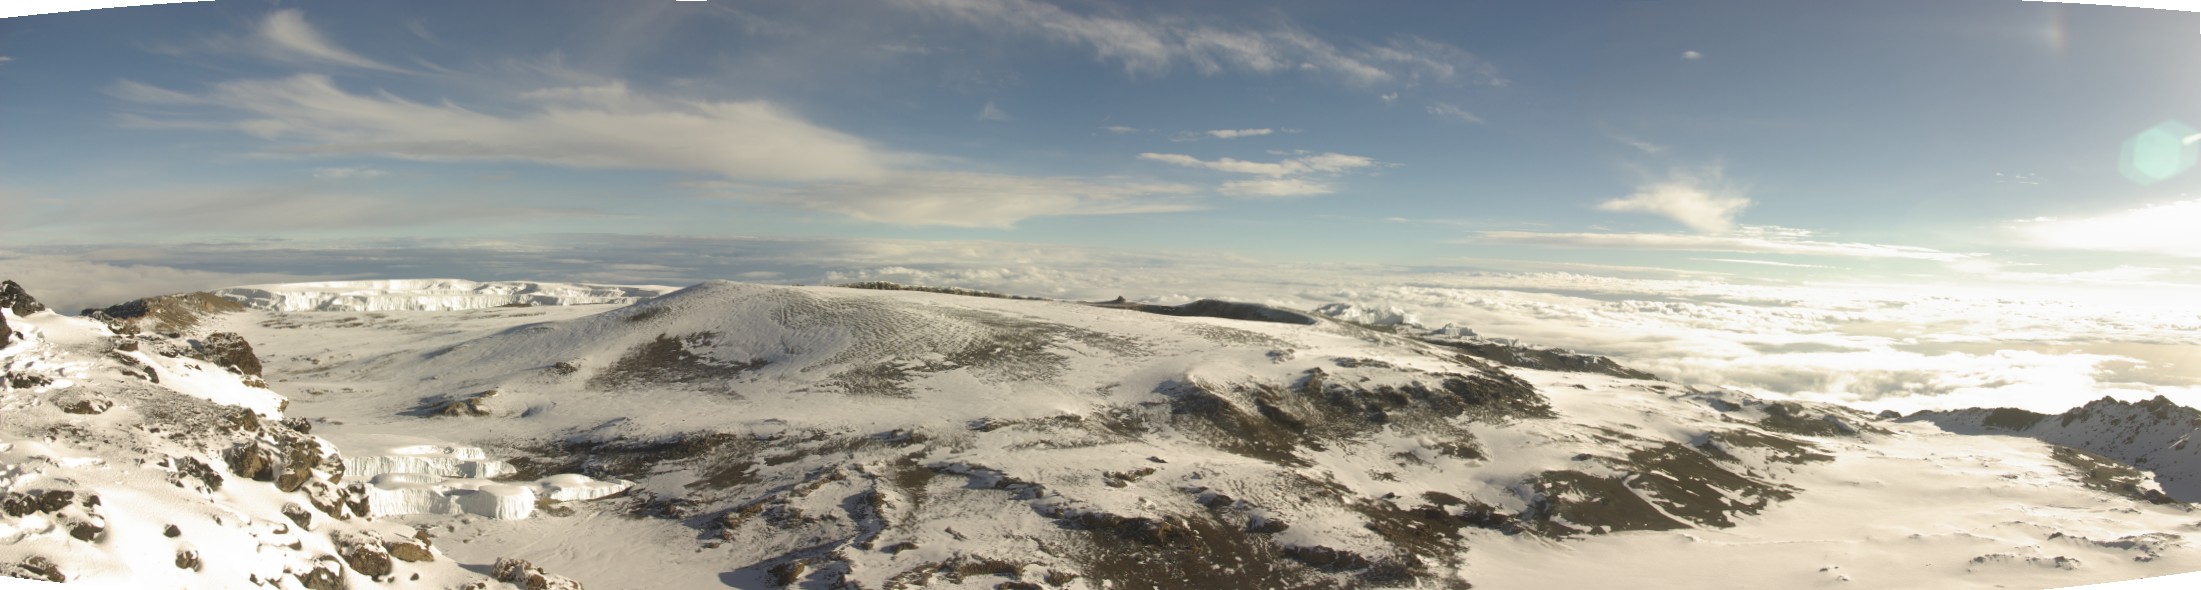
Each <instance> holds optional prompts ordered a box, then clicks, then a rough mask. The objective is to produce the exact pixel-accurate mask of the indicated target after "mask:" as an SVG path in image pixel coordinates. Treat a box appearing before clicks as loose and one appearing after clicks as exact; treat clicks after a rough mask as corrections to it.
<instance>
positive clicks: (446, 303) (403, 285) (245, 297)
mask: <svg viewBox="0 0 2201 590" xmlns="http://www.w3.org/2000/svg"><path fill="white" fill-rule="evenodd" d="M674 290H676V288H674V287H664V286H655V285H592V284H575V283H537V282H525V281H505V282H486V283H484V282H475V281H467V280H460V279H398V280H379V281H325V282H318V283H286V284H276V285H250V286H244V287H232V288H228V289H220V290H216V291H214V292H213V293H214V294H215V295H218V296H221V297H224V298H227V299H231V300H234V301H237V302H240V303H243V304H245V306H247V307H251V308H255V309H267V310H275V311H453V310H463V309H482V308H488V307H497V306H501V305H513V304H525V305H590V304H615V305H627V304H632V303H634V302H637V301H641V300H644V299H649V298H651V297H656V296H658V295H663V294H665V293H670V292H672V291H674Z"/></svg>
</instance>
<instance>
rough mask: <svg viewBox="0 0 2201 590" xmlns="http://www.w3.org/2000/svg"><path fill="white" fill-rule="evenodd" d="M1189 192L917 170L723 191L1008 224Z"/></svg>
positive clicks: (878, 214) (1099, 211)
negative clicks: (868, 177) (859, 178)
mask: <svg viewBox="0 0 2201 590" xmlns="http://www.w3.org/2000/svg"><path fill="white" fill-rule="evenodd" d="M1191 192H1193V189H1192V187H1189V186H1185V185H1181V184H1162V183H1135V182H1093V181H1089V180H1084V179H1078V178H1044V177H1027V176H1010V175H1004V174H985V173H976V172H933V171H917V172H896V173H892V174H888V175H886V176H883V177H880V178H878V179H874V180H864V181H853V182H834V183H820V184H813V185H809V186H804V187H798V188H792V189H785V190H734V191H729V192H726V193H724V194H725V196H727V197H731V198H736V199H742V200H747V201H752V202H761V203H770V204H777V205H786V206H794V207H802V208H807V209H814V210H819V211H828V212H833V213H839V214H842V215H847V216H849V217H854V218H857V219H862V220H866V221H877V222H881V223H894V224H902V225H941V226H951V227H990V228H1006V227H1010V226H1013V225H1015V224H1016V223H1017V222H1019V221H1023V220H1025V219H1030V218H1033V217H1044V216H1063V215H1121V214H1129V213H1161V212H1172V211H1188V210H1193V209H1197V208H1198V207H1197V206H1195V205H1193V204H1191V203H1187V202H1184V201H1183V200H1181V199H1170V198H1166V197H1167V196H1170V195H1183V194H1188V193H1191Z"/></svg>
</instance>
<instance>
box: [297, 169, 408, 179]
mask: <svg viewBox="0 0 2201 590" xmlns="http://www.w3.org/2000/svg"><path fill="white" fill-rule="evenodd" d="M388 174H389V171H386V170H377V169H374V168H315V169H314V170H313V177H314V178H323V179H329V180H349V179H366V178H379V177H382V176H386V175H388Z"/></svg>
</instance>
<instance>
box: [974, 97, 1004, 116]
mask: <svg viewBox="0 0 2201 590" xmlns="http://www.w3.org/2000/svg"><path fill="white" fill-rule="evenodd" d="M978 120H980V121H1007V120H1009V112H1008V111H1004V110H1001V107H996V106H994V102H993V101H990V100H989V101H986V106H984V107H982V108H979V109H978Z"/></svg>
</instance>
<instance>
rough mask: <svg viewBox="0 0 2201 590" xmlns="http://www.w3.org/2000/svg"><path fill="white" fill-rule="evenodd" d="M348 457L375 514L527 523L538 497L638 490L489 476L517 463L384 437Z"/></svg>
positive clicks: (577, 479) (564, 477) (576, 479)
mask: <svg viewBox="0 0 2201 590" xmlns="http://www.w3.org/2000/svg"><path fill="white" fill-rule="evenodd" d="M372 442H379V443H383V444H381V445H361V446H360V447H357V448H359V449H360V451H359V452H357V453H356V454H354V455H351V456H347V457H345V458H344V471H345V473H346V474H347V475H349V476H351V477H355V478H359V479H364V480H367V482H368V485H367V490H366V492H367V506H368V509H369V510H370V511H371V512H372V513H373V515H374V516H378V517H380V516H399V515H406V514H472V515H476V516H485V517H489V518H496V519H507V520H513V519H523V518H527V517H529V516H532V515H533V514H534V513H535V502H536V500H537V499H544V500H550V501H553V502H575V501H581V500H594V499H597V498H602V497H604V496H609V495H612V494H617V493H619V492H622V491H625V490H626V489H627V488H629V487H632V486H633V485H634V484H633V483H632V482H627V481H617V480H614V481H604V480H598V479H595V478H591V477H588V476H585V475H580V474H573V473H567V474H559V475H553V476H549V477H545V478H542V479H539V480H536V481H533V482H509V481H495V480H492V479H489V478H492V477H496V476H499V475H505V474H509V473H512V472H513V469H512V465H511V464H509V463H505V462H504V461H499V460H495V459H491V458H489V455H488V453H487V452H485V451H483V450H482V449H480V448H478V447H469V446H461V445H446V444H434V443H425V442H419V441H415V440H408V439H404V438H401V437H378V438H377V439H376V440H374V441H372Z"/></svg>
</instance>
